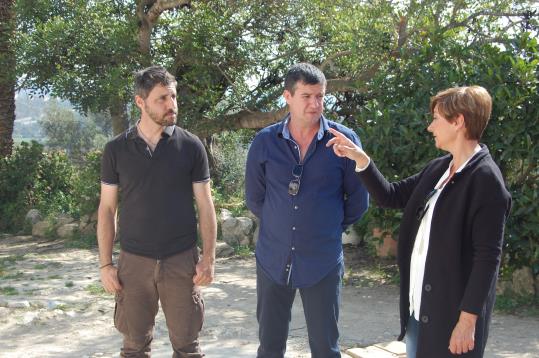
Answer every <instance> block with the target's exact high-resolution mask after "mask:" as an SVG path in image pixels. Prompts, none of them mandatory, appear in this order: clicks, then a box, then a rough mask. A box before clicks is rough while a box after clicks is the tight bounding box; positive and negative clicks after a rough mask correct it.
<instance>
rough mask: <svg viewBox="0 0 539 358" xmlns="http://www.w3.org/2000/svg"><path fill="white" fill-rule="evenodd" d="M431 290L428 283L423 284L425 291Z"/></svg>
mask: <svg viewBox="0 0 539 358" xmlns="http://www.w3.org/2000/svg"><path fill="white" fill-rule="evenodd" d="M431 290H432V286H431V285H429V284H428V283H427V284H426V285H425V291H427V292H430V291H431Z"/></svg>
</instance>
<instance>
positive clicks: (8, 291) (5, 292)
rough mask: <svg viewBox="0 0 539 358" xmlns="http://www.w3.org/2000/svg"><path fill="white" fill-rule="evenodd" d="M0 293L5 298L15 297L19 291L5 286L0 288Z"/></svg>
mask: <svg viewBox="0 0 539 358" xmlns="http://www.w3.org/2000/svg"><path fill="white" fill-rule="evenodd" d="M0 293H1V294H2V295H5V296H16V295H18V294H19V291H17V289H16V288H15V287H11V286H5V287H0Z"/></svg>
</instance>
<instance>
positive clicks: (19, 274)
mask: <svg viewBox="0 0 539 358" xmlns="http://www.w3.org/2000/svg"><path fill="white" fill-rule="evenodd" d="M23 276H24V274H23V273H22V272H20V271H17V272H15V273H11V274H6V275H4V276H1V275H0V277H1V278H3V279H4V280H17V279H20V278H22V277H23Z"/></svg>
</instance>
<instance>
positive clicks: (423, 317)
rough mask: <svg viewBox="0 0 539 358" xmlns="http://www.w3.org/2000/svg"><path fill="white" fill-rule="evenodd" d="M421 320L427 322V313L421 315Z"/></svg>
mask: <svg viewBox="0 0 539 358" xmlns="http://www.w3.org/2000/svg"><path fill="white" fill-rule="evenodd" d="M421 322H423V323H429V316H427V315H423V316H421Z"/></svg>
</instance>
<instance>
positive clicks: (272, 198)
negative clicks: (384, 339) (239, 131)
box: [245, 63, 368, 358]
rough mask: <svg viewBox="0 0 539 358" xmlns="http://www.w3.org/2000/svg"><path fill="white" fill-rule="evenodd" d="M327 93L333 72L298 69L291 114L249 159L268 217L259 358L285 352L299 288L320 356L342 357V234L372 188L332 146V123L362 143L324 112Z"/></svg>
mask: <svg viewBox="0 0 539 358" xmlns="http://www.w3.org/2000/svg"><path fill="white" fill-rule="evenodd" d="M325 91H326V78H325V76H324V74H323V73H322V72H321V71H320V70H319V69H318V68H316V67H315V66H313V65H310V64H306V63H300V64H297V65H294V66H293V67H291V68H290V70H289V71H288V73H287V75H286V78H285V90H284V93H283V96H284V98H285V100H286V102H287V104H288V107H289V111H290V113H289V114H288V115H287V116H286V117H285V118H284V119H283V120H282V121H281V122H279V123H276V124H274V125H271V126H269V127H266V128H264V129H263V130H261V131H260V132H259V133H258V134H257V135H256V137H255V139H254V140H253V143H252V144H251V147H250V149H249V155H248V157H247V166H246V175H245V192H246V201H247V206H248V208H249V209H250V210H251V211H252V212H253V213H254V214H255V215H256V216H257V217H258V218H260V236H259V239H258V242H257V246H256V258H257V319H258V323H259V340H260V345H259V347H258V357H259V358H270V357H271V358H273V357H284V353H285V351H286V340H287V338H288V329H289V323H290V319H291V308H292V304H293V302H294V297H295V294H296V290H297V289H299V291H300V294H301V299H302V302H303V309H304V313H305V319H306V322H307V331H308V334H309V345H310V348H311V354H312V357H320V358H330V357H340V356H341V355H340V352H339V346H338V338H339V331H338V327H337V322H338V318H339V301H340V290H341V280H342V276H343V272H344V267H343V252H342V244H341V236H342V232H343V231H344V230H345V229H346V227H347V226H348V225H350V224H352V223H353V222H355V221H356V220H358V219H359V218H360V217H361V215H362V214H363V213H364V212H365V211H366V210H367V207H368V194H367V192H366V190H365V188H363V186H362V185H361V183H360V181H359V180H357V176H356V175H355V163H354V162H353V161H351V160H349V159H346V158H339V157H337V156H335V155H334V154H333V152H332V151H331V150H330V149H328V148H326V143H327V142H328V140H329V139H330V138H331V137H332V135H331V134H330V133H329V131H328V129H329V128H335V129H337V130H338V131H340V132H342V133H344V134H345V135H346V136H347V137H349V138H350V139H351V140H352V141H353V142H354V143H356V144H358V145H360V142H359V138H358V137H357V136H356V135H355V134H354V132H353V131H352V130H350V129H348V128H346V127H345V126H343V125H340V124H338V123H335V122H332V121H329V120H327V119H326V118H325V117H324V116H323V114H322V112H323V109H324V95H325Z"/></svg>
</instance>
